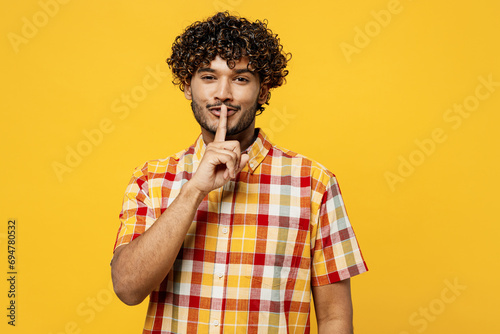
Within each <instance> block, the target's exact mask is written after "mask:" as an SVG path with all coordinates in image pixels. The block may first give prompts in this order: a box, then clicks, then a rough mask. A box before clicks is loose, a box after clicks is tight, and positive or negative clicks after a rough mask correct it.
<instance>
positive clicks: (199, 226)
mask: <svg viewBox="0 0 500 334" xmlns="http://www.w3.org/2000/svg"><path fill="white" fill-rule="evenodd" d="M205 148H206V146H205V144H204V142H203V139H202V137H201V136H200V137H199V138H198V140H197V141H196V143H195V144H194V145H193V146H191V147H190V148H188V149H187V150H185V151H182V152H180V153H178V154H176V155H174V156H171V157H169V158H167V159H163V160H153V161H149V162H147V163H146V164H144V165H143V166H142V167H139V168H137V169H136V170H135V172H134V175H133V177H132V179H131V181H130V183H129V185H128V187H127V190H126V194H125V197H124V203H123V209H122V212H121V214H120V220H121V225H120V228H119V231H118V236H117V239H116V243H115V248H116V247H118V246H120V245H124V244H127V243H129V242H130V241H131V240H133V239H134V238H137V237H139V236H140V235H141V234H142V233H143V232H144V231H145V230H146V229H148V228H149V227H150V226H151V225H152V224H153V223H154V222H155V220H156V219H157V218H158V217H159V216H160V215H161V214H162V212H163V211H165V209H166V208H167V207H168V206H169V205H170V204H171V203H172V201H173V200H174V199H175V198H176V196H177V195H178V194H179V191H180V189H181V187H182V185H183V184H184V183H186V182H187V181H188V180H189V179H190V178H191V176H192V175H193V173H194V172H195V171H196V168H197V167H198V165H199V163H200V160H201V157H202V156H203V153H204V151H205ZM248 153H249V156H250V160H249V162H248V164H247V166H245V167H244V169H243V170H242V171H241V172H240V173H239V174H238V175H237V177H236V179H235V180H231V181H229V182H228V183H227V184H226V185H225V186H224V187H221V188H219V189H216V190H213V191H212V192H210V193H209V194H208V196H207V197H205V199H204V200H203V202H202V203H201V204H200V206H199V208H198V210H197V212H196V215H195V218H194V221H193V223H192V224H191V227H190V229H189V231H188V233H187V235H186V238H185V240H184V243H183V245H182V248H181V250H180V252H179V254H178V255H177V259H176V260H175V263H174V265H173V267H172V269H171V270H170V272H169V273H168V275H167V277H166V278H165V279H164V281H163V282H162V283H161V285H160V286H159V287H158V288H156V289H155V290H154V291H153V292H152V293H151V295H150V301H149V309H148V313H147V317H146V322H145V325H144V332H143V333H222V332H224V333H308V332H309V321H310V320H309V312H310V301H311V286H319V285H324V284H330V283H334V282H337V281H339V280H342V279H346V278H349V277H351V276H354V275H357V274H359V273H362V272H364V271H366V270H367V267H366V265H365V262H364V260H363V257H362V255H361V251H360V249H359V247H358V243H357V241H356V237H355V235H354V232H353V230H352V227H351V225H350V223H349V220H348V217H347V215H346V211H345V208H344V203H343V201H342V197H341V194H340V189H339V187H338V184H337V182H336V179H335V176H334V175H333V174H332V173H330V172H329V171H328V170H326V169H325V168H324V167H323V166H321V165H320V164H318V163H316V162H314V161H311V160H309V159H307V158H305V157H303V156H301V155H298V154H296V153H293V152H291V151H288V150H284V149H282V148H279V147H276V146H274V145H273V144H271V143H270V142H269V140H268V139H267V137H266V135H265V134H264V133H263V131H262V130H261V131H260V133H259V135H258V138H257V139H256V141H255V142H254V143H253V144H252V146H250V147H249V149H248Z"/></svg>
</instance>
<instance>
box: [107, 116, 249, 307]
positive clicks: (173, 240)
mask: <svg viewBox="0 0 500 334" xmlns="http://www.w3.org/2000/svg"><path fill="white" fill-rule="evenodd" d="M226 126H227V107H226V106H222V107H221V116H220V121H219V126H218V128H217V133H216V135H215V139H214V142H212V143H210V144H208V145H207V149H206V151H205V154H204V156H203V158H202V161H201V162H200V165H199V167H198V170H197V171H196V173H195V174H194V175H193V177H192V179H191V180H190V181H188V182H187V183H186V184H184V186H183V187H182V189H181V191H180V193H179V195H178V196H177V198H176V199H175V200H174V201H173V202H172V204H171V205H170V206H169V207H168V208H167V209H166V210H165V211H164V212H163V213H162V215H161V216H160V217H159V218H158V219H157V220H156V221H155V223H154V224H153V225H152V226H151V227H150V228H149V229H148V230H147V231H146V232H144V233H143V234H142V235H141V236H140V237H138V238H136V239H134V240H132V241H131V242H130V243H129V244H126V245H122V246H119V247H118V248H116V250H115V254H114V257H113V261H112V263H111V276H112V280H113V287H114V290H115V292H116V295H117V296H118V297H119V298H120V300H122V301H123V302H124V303H125V304H128V305H136V304H139V303H140V302H142V301H143V300H144V298H146V297H147V296H148V295H149V294H150V293H151V291H153V289H154V288H155V287H157V286H158V285H159V284H160V283H161V282H162V281H163V279H164V278H165V276H167V274H168V272H169V271H170V269H171V268H172V265H173V263H174V261H175V259H176V257H177V254H178V253H179V250H180V248H181V246H182V243H183V242H184V239H185V237H186V234H187V231H188V230H189V227H190V226H191V224H192V222H193V218H194V215H195V214H196V210H197V209H198V206H199V205H200V203H201V201H202V200H203V198H204V197H205V196H206V195H207V194H208V193H209V192H210V191H212V190H213V189H217V188H219V187H221V186H223V185H224V184H225V183H226V182H227V181H229V179H230V178H231V177H235V176H236V174H237V173H239V171H241V169H242V168H243V167H244V166H245V164H246V163H247V162H248V155H246V154H241V151H240V145H239V142H237V141H225V134H226Z"/></svg>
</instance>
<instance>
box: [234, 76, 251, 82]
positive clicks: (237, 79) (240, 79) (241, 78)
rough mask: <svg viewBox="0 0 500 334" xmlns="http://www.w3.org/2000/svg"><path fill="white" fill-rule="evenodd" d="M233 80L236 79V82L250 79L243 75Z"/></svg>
mask: <svg viewBox="0 0 500 334" xmlns="http://www.w3.org/2000/svg"><path fill="white" fill-rule="evenodd" d="M235 80H236V81H238V82H249V81H250V80H248V79H247V78H244V77H237V78H236V79H235Z"/></svg>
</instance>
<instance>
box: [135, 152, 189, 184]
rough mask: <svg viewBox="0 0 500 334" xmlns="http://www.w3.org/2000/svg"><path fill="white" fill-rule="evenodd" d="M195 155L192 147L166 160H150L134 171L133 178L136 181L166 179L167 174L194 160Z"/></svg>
mask: <svg viewBox="0 0 500 334" xmlns="http://www.w3.org/2000/svg"><path fill="white" fill-rule="evenodd" d="M193 153H194V146H190V147H189V148H187V149H184V150H182V151H180V152H177V153H175V154H172V155H170V156H168V157H166V158H163V159H153V160H148V161H146V162H144V163H142V164H141V165H139V166H137V167H136V168H135V169H134V172H133V177H134V178H136V179H141V178H142V179H144V178H145V179H152V178H156V177H159V176H161V177H164V176H165V174H166V173H171V172H173V171H175V170H177V166H178V165H179V164H180V163H185V162H186V160H190V159H192V155H193Z"/></svg>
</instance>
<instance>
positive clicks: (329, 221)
mask: <svg viewBox="0 0 500 334" xmlns="http://www.w3.org/2000/svg"><path fill="white" fill-rule="evenodd" d="M316 223H317V226H316V229H315V236H313V238H314V240H315V242H314V245H312V257H313V260H312V268H311V269H312V273H311V284H312V286H320V285H326V284H330V283H334V282H338V281H341V280H344V279H347V278H349V277H352V276H355V275H358V274H361V273H363V272H365V271H367V270H368V268H367V267H366V263H365V261H364V259H363V256H362V254H361V250H360V249H359V245H358V241H357V240H356V236H355V234H354V230H353V229H352V226H351V224H350V222H349V218H348V217H347V213H346V210H345V207H344V201H343V200H342V195H341V193H340V188H339V186H338V184H337V180H336V178H335V177H334V176H332V177H330V179H329V181H328V183H327V185H326V188H325V191H324V193H323V196H322V197H321V204H320V206H319V213H318V218H317V222H316Z"/></svg>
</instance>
